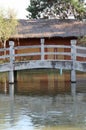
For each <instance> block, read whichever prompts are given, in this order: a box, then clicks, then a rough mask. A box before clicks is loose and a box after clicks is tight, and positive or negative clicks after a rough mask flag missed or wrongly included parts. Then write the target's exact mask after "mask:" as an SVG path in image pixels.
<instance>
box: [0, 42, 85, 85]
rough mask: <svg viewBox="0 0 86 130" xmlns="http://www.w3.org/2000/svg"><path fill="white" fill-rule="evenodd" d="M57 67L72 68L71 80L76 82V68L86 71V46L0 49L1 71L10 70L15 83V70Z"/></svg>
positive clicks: (36, 46) (11, 45)
mask: <svg viewBox="0 0 86 130" xmlns="http://www.w3.org/2000/svg"><path fill="white" fill-rule="evenodd" d="M43 67H44V68H57V69H61V70H62V69H69V70H71V81H72V82H76V70H79V71H85V72H86V47H80V46H76V40H72V41H71V45H70V46H69V45H53V44H52V45H46V44H44V40H41V44H40V45H32V46H30V45H28V46H16V47H14V42H13V41H10V42H9V48H5V49H0V72H3V71H9V82H10V83H14V71H16V70H22V69H31V68H43Z"/></svg>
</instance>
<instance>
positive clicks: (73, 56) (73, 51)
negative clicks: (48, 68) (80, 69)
mask: <svg viewBox="0 0 86 130" xmlns="http://www.w3.org/2000/svg"><path fill="white" fill-rule="evenodd" d="M71 60H72V64H73V65H72V69H71V82H76V68H75V65H76V40H71Z"/></svg>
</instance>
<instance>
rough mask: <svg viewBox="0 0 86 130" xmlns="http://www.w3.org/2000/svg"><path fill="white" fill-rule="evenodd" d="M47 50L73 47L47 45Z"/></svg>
mask: <svg viewBox="0 0 86 130" xmlns="http://www.w3.org/2000/svg"><path fill="white" fill-rule="evenodd" d="M44 47H45V48H71V46H66V45H45V46H44Z"/></svg>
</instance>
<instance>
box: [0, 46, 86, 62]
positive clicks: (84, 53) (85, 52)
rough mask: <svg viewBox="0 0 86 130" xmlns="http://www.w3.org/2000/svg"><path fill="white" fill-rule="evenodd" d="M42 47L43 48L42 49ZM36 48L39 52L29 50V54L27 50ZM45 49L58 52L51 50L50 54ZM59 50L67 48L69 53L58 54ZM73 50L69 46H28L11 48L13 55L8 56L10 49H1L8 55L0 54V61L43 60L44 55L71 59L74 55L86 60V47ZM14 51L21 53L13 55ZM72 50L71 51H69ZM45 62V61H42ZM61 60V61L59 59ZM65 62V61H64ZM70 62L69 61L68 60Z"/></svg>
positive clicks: (76, 47)
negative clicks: (30, 57) (37, 58)
mask: <svg viewBox="0 0 86 130" xmlns="http://www.w3.org/2000/svg"><path fill="white" fill-rule="evenodd" d="M42 47H43V48H42ZM37 48H39V50H37V52H33V51H34V50H33V51H32V52H31V50H30V52H29V49H37ZM46 48H47V49H48V48H52V49H55V48H58V50H53V52H52V50H48V51H46ZM59 48H64V49H65V48H66V49H67V48H68V49H70V50H69V51H66V52H64V51H62V52H60V51H59ZM74 48H75V50H76V52H72V51H73V48H72V47H71V46H69V45H66V46H65V45H43V46H41V45H32V46H31V45H30V46H16V47H13V48H11V49H13V54H12V55H11V56H10V51H11V49H10V48H2V49H0V52H4V51H8V53H7V54H6V55H4V54H1V55H0V59H5V58H10V57H14V58H15V57H24V56H26V57H27V56H40V57H41V56H43V58H45V56H46V55H53V56H59V55H61V56H62V55H63V56H70V57H73V56H74V55H75V57H77V56H78V57H83V58H86V47H81V46H74ZM23 49H28V52H27V51H26V52H25V51H24V52H23ZM15 50H17V51H18V50H22V52H21V51H20V52H17V53H15ZM71 50H72V51H71ZM74 53H75V54H74ZM43 58H42V59H39V60H43ZM44 60H45V59H44ZM46 60H48V58H47V59H46ZM53 60H56V59H55V58H54V59H53ZM57 60H58V58H57ZM60 60H61V59H60ZM66 60H67V59H66ZM69 60H70V59H69Z"/></svg>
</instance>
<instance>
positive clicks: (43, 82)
mask: <svg viewBox="0 0 86 130" xmlns="http://www.w3.org/2000/svg"><path fill="white" fill-rule="evenodd" d="M18 76H19V75H18ZM56 76H57V75H55V74H48V75H46V74H45V73H43V74H42V76H41V74H39V75H36V76H35V74H32V76H31V75H30V76H28V74H26V75H25V76H24V75H23V76H22V75H20V76H19V81H18V82H17V83H16V84H9V85H8V84H7V94H4V85H2V84H1V85H0V91H1V94H0V129H1V130H85V129H86V94H85V92H86V91H85V86H86V85H85V84H86V82H85V84H84V86H83V84H82V86H78V85H79V84H78V83H72V84H71V83H70V82H69V81H68V80H64V81H62V79H65V77H68V74H67V75H66V76H63V75H62V76H63V78H62V77H61V76H57V77H56ZM22 77H23V79H22ZM25 77H26V78H25ZM61 78H62V79H61ZM26 79H27V80H26ZM58 79H59V80H60V82H58ZM24 81H25V82H24ZM77 84H78V85H77ZM80 85H81V84H80ZM81 87H82V88H84V93H83V91H81V92H80V90H81Z"/></svg>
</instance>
